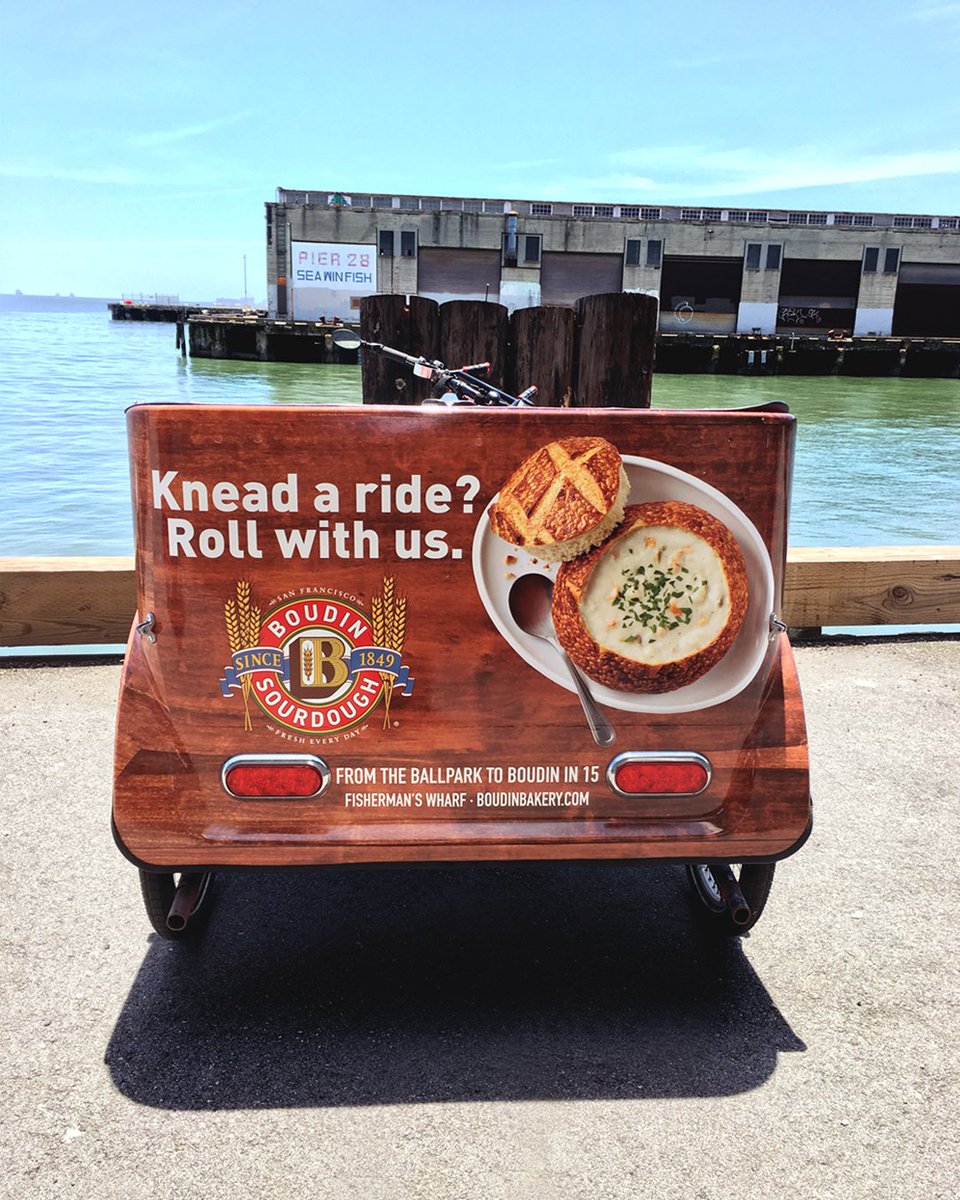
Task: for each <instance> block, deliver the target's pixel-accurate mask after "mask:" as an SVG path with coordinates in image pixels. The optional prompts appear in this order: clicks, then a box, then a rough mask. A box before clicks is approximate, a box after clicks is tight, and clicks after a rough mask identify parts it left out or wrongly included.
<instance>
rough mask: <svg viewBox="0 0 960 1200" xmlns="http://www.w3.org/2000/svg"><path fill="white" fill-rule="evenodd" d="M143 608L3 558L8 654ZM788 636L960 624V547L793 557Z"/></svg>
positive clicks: (100, 586) (128, 567)
mask: <svg viewBox="0 0 960 1200" xmlns="http://www.w3.org/2000/svg"><path fill="white" fill-rule="evenodd" d="M135 608H136V598H135V588H134V574H133V560H132V559H131V558H0V652H2V648H3V647H11V648H12V647H22V646H83V645H93V644H104V643H107V644H113V643H119V642H125V641H126V639H127V634H128V632H129V629H130V623H131V620H132V619H133V614H134V611H135ZM781 615H782V618H783V620H784V621H785V622H786V623H787V624H788V625H789V626H790V627H791V628H806V629H809V628H822V627H823V626H825V625H829V626H845V625H931V624H936V625H944V624H960V546H876V547H867V548H856V547H847V546H843V547H836V548H830V549H822V548H812V549H797V550H792V551H791V552H790V554H789V555H788V558H787V571H786V577H785V581H784V603H783V613H782V614H781Z"/></svg>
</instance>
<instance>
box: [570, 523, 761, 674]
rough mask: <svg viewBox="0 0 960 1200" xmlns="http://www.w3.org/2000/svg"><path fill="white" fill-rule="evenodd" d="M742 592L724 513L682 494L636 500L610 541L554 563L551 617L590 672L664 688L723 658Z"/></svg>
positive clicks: (740, 612)
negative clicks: (644, 501) (718, 513)
mask: <svg viewBox="0 0 960 1200" xmlns="http://www.w3.org/2000/svg"><path fill="white" fill-rule="evenodd" d="M748 599H749V596H748V585H747V569H746V564H745V562H744V559H743V555H742V554H741V552H740V547H739V546H738V545H737V543H736V540H735V539H734V537H733V535H732V534H731V533H730V531H729V530H728V529H727V527H726V526H725V525H724V524H723V523H722V522H721V521H719V520H717V518H716V517H714V516H712V515H711V514H710V513H707V512H705V511H704V510H703V509H701V508H697V507H696V506H695V505H692V504H687V503H684V502H682V501H675V500H670V501H660V502H655V503H649V504H632V505H629V506H628V507H627V508H626V510H625V513H624V517H623V521H622V522H621V524H620V525H619V526H618V528H617V529H616V531H615V532H614V533H613V535H612V536H611V537H610V538H609V539H608V540H607V541H605V542H604V543H603V544H602V545H599V546H596V547H595V548H594V549H592V550H591V551H590V552H589V553H587V554H583V555H581V556H580V557H578V558H576V559H574V560H572V561H569V562H565V563H564V564H563V565H562V566H561V567H560V569H559V571H558V572H557V579H556V584H555V587H554V592H553V623H554V626H555V627H556V632H557V638H558V639H559V641H560V644H561V645H562V646H563V647H564V649H565V650H566V651H567V653H568V654H569V655H570V657H571V658H572V659H573V661H574V662H575V663H576V664H577V666H578V667H580V669H581V670H582V671H584V672H585V673H586V674H587V675H589V676H590V678H591V679H595V680H596V681H597V682H598V683H602V684H604V685H606V686H607V687H612V688H616V689H618V690H620V691H628V692H668V691H673V690H675V689H676V688H680V687H683V686H684V685H686V684H688V683H692V682H693V681H694V680H696V679H699V678H700V676H701V675H703V674H705V673H706V672H707V671H709V670H710V668H711V667H713V666H715V665H716V664H717V663H718V662H719V661H720V660H721V659H722V658H723V656H724V655H725V654H726V653H727V651H728V650H729V649H730V647H731V646H732V645H733V642H734V639H735V638H736V636H737V633H738V632H739V629H740V626H741V624H742V623H743V618H744V616H745V615H746V611H747V603H748Z"/></svg>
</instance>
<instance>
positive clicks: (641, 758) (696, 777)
mask: <svg viewBox="0 0 960 1200" xmlns="http://www.w3.org/2000/svg"><path fill="white" fill-rule="evenodd" d="M607 782H608V783H609V784H610V786H611V787H612V788H613V790H614V791H615V792H617V793H619V794H620V795H621V796H694V795H696V794H697V792H702V791H703V789H704V788H705V787H706V786H707V784H708V783H709V782H710V764H709V762H707V760H706V759H705V758H704V757H703V755H701V754H694V753H692V752H684V753H677V754H663V755H661V754H656V753H646V752H640V751H636V752H635V753H632V754H631V753H627V754H620V755H618V756H617V757H616V758H615V759H614V760H613V762H612V763H611V764H610V766H609V767H608V768H607Z"/></svg>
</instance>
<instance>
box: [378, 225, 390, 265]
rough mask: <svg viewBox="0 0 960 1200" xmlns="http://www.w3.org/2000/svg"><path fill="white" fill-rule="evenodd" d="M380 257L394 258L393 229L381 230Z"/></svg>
mask: <svg viewBox="0 0 960 1200" xmlns="http://www.w3.org/2000/svg"><path fill="white" fill-rule="evenodd" d="M380 257H381V258H393V230H392V229H381V230H380Z"/></svg>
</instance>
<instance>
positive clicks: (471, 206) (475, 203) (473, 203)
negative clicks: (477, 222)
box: [463, 200, 483, 213]
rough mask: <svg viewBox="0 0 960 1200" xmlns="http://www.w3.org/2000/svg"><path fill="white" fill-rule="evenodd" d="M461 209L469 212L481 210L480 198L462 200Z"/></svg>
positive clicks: (481, 202)
mask: <svg viewBox="0 0 960 1200" xmlns="http://www.w3.org/2000/svg"><path fill="white" fill-rule="evenodd" d="M463 211H464V212H469V213H478V212H483V201H482V200H464V202H463Z"/></svg>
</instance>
